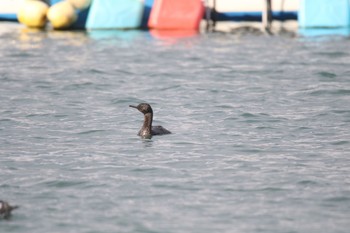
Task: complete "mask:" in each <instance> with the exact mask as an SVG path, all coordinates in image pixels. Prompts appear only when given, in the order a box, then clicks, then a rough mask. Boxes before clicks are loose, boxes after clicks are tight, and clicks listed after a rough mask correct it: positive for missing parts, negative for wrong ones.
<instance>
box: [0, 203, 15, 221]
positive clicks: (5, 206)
mask: <svg viewBox="0 0 350 233" xmlns="http://www.w3.org/2000/svg"><path fill="white" fill-rule="evenodd" d="M17 208H18V206H11V205H10V204H9V203H8V202H6V201H2V200H0V219H1V218H4V219H7V218H9V217H10V216H11V211H12V210H14V209H17Z"/></svg>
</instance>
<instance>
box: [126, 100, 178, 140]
mask: <svg viewBox="0 0 350 233" xmlns="http://www.w3.org/2000/svg"><path fill="white" fill-rule="evenodd" d="M129 107H131V108H136V109H137V110H139V111H140V112H142V113H143V114H144V116H145V120H144V122H143V125H142V128H141V129H140V131H139V133H138V134H137V135H139V136H141V137H142V138H151V137H152V136H153V135H163V134H170V133H171V132H170V131H169V130H167V129H165V128H163V127H162V126H152V121H153V110H152V108H151V105H149V104H147V103H141V104H139V105H137V106H133V105H129Z"/></svg>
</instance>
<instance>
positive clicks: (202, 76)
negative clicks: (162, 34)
mask: <svg viewBox="0 0 350 233" xmlns="http://www.w3.org/2000/svg"><path fill="white" fill-rule="evenodd" d="M349 47H350V41H349V39H348V38H342V37H337V38H334V37H327V38H312V39H308V38H300V37H297V38H290V37H283V36H272V37H270V36H264V35H262V36H257V35H245V36H237V35H230V34H216V33H213V34H204V35H200V36H196V37H192V38H187V39H179V40H160V39H156V38H153V37H152V36H151V35H150V34H149V33H148V32H120V33H116V32H112V31H111V32H97V33H90V34H85V33H81V32H73V33H72V32H25V31H22V30H21V29H19V28H17V27H14V26H11V27H9V29H8V30H7V31H5V32H3V33H2V34H1V36H0V53H1V56H0V177H1V180H0V199H4V200H7V201H9V202H10V203H12V204H17V205H20V208H19V209H18V210H15V211H14V213H13V216H12V218H11V219H10V220H8V221H5V220H3V221H1V220H0V232H16V233H17V232H18V233H21V232H23V233H24V232H25V233H27V232H36V233H47V232H57V233H58V232H66V233H70V232H72V233H73V232H74V233H76V232H83V233H85V232H86V233H94V232H96V233H97V232H111V233H112V232H159V233H163V232H174V233H175V232H176V233H178V232H201V233H204V232H208V233H209V232H228V233H231V232H237V233H239V232H253V233H258V232H266V233H273V232H276V233H283V232H285V233H294V232H298V233H299V232H300V233H304V232H308V233H312V232H315V233H322V232H325V233H326V232H327V233H329V232H332V233H335V232H337V233H347V232H348V231H349V229H350V221H349V219H350V157H349V156H350V152H349V151H350V133H349V132H350V131H349V130H350V126H349V124H350V50H349ZM140 102H149V103H150V104H151V105H152V107H153V110H154V113H155V119H154V123H155V124H160V125H162V126H164V127H165V128H167V129H169V130H170V131H172V132H173V134H171V135H165V136H157V137H153V138H152V139H151V140H142V139H140V138H139V137H138V136H137V135H136V134H137V132H138V130H139V128H140V127H141V124H142V120H143V118H142V115H141V113H139V112H137V111H135V110H134V109H130V108H129V107H128V105H129V104H138V103H140Z"/></svg>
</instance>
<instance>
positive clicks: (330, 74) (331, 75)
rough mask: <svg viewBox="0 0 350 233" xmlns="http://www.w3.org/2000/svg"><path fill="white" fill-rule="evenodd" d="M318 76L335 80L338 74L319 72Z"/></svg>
mask: <svg viewBox="0 0 350 233" xmlns="http://www.w3.org/2000/svg"><path fill="white" fill-rule="evenodd" d="M316 74H317V75H318V76H320V77H322V78H335V77H337V75H336V74H334V73H331V72H325V71H321V72H317V73H316Z"/></svg>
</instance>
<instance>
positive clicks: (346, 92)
mask: <svg viewBox="0 0 350 233" xmlns="http://www.w3.org/2000/svg"><path fill="white" fill-rule="evenodd" d="M310 95H311V96H322V95H336V96H338V95H350V90H348V89H338V90H317V91H313V92H311V93H310Z"/></svg>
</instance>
